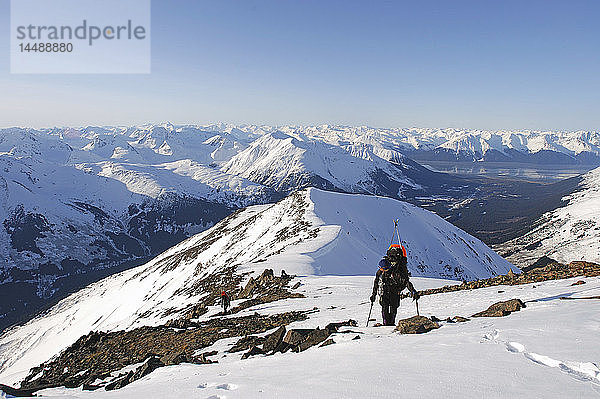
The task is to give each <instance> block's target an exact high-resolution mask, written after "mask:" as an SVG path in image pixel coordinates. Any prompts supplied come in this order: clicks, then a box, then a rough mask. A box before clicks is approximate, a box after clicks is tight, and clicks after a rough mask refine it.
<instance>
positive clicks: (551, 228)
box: [498, 168, 600, 266]
mask: <svg viewBox="0 0 600 399" xmlns="http://www.w3.org/2000/svg"><path fill="white" fill-rule="evenodd" d="M566 199H567V200H568V203H567V205H565V206H564V207H561V208H557V209H555V210H554V211H551V212H548V213H546V214H544V215H543V216H542V217H541V218H540V219H539V220H538V221H537V222H536V223H535V224H534V227H533V228H532V229H531V231H529V232H528V233H527V234H525V235H524V236H522V237H519V238H516V239H514V240H511V241H508V242H507V243H504V244H502V245H499V246H498V251H502V252H508V253H509V254H510V255H509V256H508V259H509V260H510V261H511V262H514V263H515V264H518V265H520V266H527V265H530V264H531V263H533V262H535V261H536V260H538V259H539V258H540V257H542V256H548V257H550V258H552V259H555V260H557V261H559V262H563V263H568V262H571V261H574V260H584V261H588V262H595V263H600V212H599V210H600V168H596V169H594V170H592V171H590V172H588V173H586V174H585V175H583V176H582V182H581V183H580V190H578V191H576V192H575V193H573V194H571V195H570V196H568V197H567V198H566Z"/></svg>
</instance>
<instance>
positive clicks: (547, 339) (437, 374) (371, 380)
mask: <svg viewBox="0 0 600 399" xmlns="http://www.w3.org/2000/svg"><path fill="white" fill-rule="evenodd" d="M298 280H299V281H301V283H302V284H303V285H302V286H301V287H300V288H299V290H298V291H300V292H303V293H304V294H305V295H306V296H307V298H299V299H286V300H283V301H279V302H275V303H269V304H264V305H259V306H256V307H254V308H250V309H247V310H245V311H244V312H243V313H253V312H259V313H262V314H273V313H281V312H285V311H289V310H309V309H313V308H314V307H316V308H318V309H319V310H318V311H316V312H315V313H312V314H310V318H309V319H308V320H306V321H302V322H297V323H294V324H292V325H291V327H311V328H314V327H316V326H321V327H324V326H325V325H326V324H327V323H329V322H332V321H344V320H348V319H355V320H357V321H358V323H359V326H360V327H346V328H345V329H346V330H352V331H353V332H352V333H344V334H342V333H339V334H335V335H333V339H334V341H335V342H336V343H335V344H334V345H330V346H326V347H321V348H319V347H313V348H310V349H308V350H307V351H305V352H301V353H291V352H288V353H285V354H276V355H274V356H268V357H265V356H262V355H259V356H255V357H252V358H249V359H246V360H240V356H241V353H233V354H230V353H227V354H226V353H225V349H227V348H228V347H230V346H231V345H232V343H234V342H235V341H236V340H237V339H228V340H222V341H219V342H217V343H216V344H215V345H214V346H213V347H211V348H206V349H205V350H213V349H214V350H218V351H219V353H218V354H217V355H216V356H214V357H212V359H214V360H218V363H216V364H209V365H192V364H181V365H177V366H169V367H162V368H159V369H157V370H155V371H154V372H152V373H151V374H149V375H148V376H146V377H144V378H142V379H141V380H138V381H135V382H134V383H132V384H130V385H128V386H126V387H124V388H122V389H119V390H116V391H109V392H106V391H104V390H98V391H93V392H91V391H89V392H88V391H82V390H81V389H66V388H55V389H48V390H44V391H40V392H38V395H41V396H42V397H51V398H58V397H61V398H64V397H70V398H128V399H136V398H274V397H280V398H303V399H306V398H342V397H343V398H366V397H373V398H397V397H401V398H402V397H407V398H411V399H414V398H431V397H448V398H464V397H468V398H520V397H523V398H525V397H527V398H564V397H577V398H587V397H590V398H592V397H600V345H598V337H599V336H600V300H598V299H587V300H586V299H580V300H561V299H560V297H570V298H581V297H589V296H598V295H600V278H598V277H593V278H575V279H568V280H554V281H547V282H543V283H539V284H538V283H536V284H535V285H533V284H527V285H521V286H496V287H489V288H483V289H478V290H472V291H458V292H452V293H445V294H437V295H428V296H424V297H422V298H421V299H420V301H419V307H420V313H421V315H425V316H431V315H435V316H436V317H438V318H440V319H445V318H447V317H452V316H456V315H460V316H464V317H468V316H470V315H472V314H473V313H476V312H479V311H482V310H484V309H486V308H487V307H488V306H489V305H491V304H492V303H495V302H498V301H501V300H508V299H511V298H520V299H521V300H523V301H525V302H526V304H527V307H526V308H525V309H522V310H521V311H519V312H516V313H513V314H511V315H509V316H506V317H501V318H473V319H471V321H469V322H466V323H446V322H442V323H441V328H440V329H438V330H433V331H431V332H429V333H427V334H423V335H400V334H398V333H395V332H393V328H392V327H372V326H371V325H373V324H374V322H371V323H370V326H369V327H365V323H366V318H367V314H368V312H369V305H370V304H369V302H368V297H369V294H370V290H371V284H372V277H370V276H354V277H339V276H336V277H330V276H319V277H317V276H310V277H299V278H298ZM413 280H414V282H415V286H416V287H417V288H418V289H421V290H422V289H425V288H433V287H438V286H441V285H444V284H447V283H448V281H447V280H435V279H425V278H415V279H413ZM578 280H584V281H585V282H586V283H585V284H582V285H576V286H572V285H571V284H573V283H574V282H575V281H578ZM292 283H293V282H292ZM530 301H531V302H530ZM234 305H235V303H234ZM214 312H216V308H215V309H212V312H211V313H214ZM379 313H380V307H379V305H378V304H375V306H374V308H373V315H375V317H376V318H377V319H378V321H380V320H381V316H380V314H379ZM414 314H415V305H414V303H413V302H412V301H411V300H410V299H405V300H403V301H402V303H401V307H400V309H399V315H398V318H406V317H410V316H413V315H414ZM239 315H241V314H238V316H239ZM342 331H343V330H342ZM356 336H359V337H360V339H354V338H355V337H356ZM205 350H204V351H205ZM0 395H1V394H0Z"/></svg>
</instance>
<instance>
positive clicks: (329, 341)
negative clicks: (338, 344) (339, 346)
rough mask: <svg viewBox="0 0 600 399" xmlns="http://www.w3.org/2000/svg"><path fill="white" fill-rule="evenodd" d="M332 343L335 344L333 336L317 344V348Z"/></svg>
mask: <svg viewBox="0 0 600 399" xmlns="http://www.w3.org/2000/svg"><path fill="white" fill-rule="evenodd" d="M333 344H335V341H334V340H333V338H328V339H326V340H325V341H324V342H323V343H322V344H321V345H319V348H322V347H324V346H329V345H333Z"/></svg>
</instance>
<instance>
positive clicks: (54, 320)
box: [0, 189, 512, 383]
mask: <svg viewBox="0 0 600 399" xmlns="http://www.w3.org/2000/svg"><path fill="white" fill-rule="evenodd" d="M394 218H398V219H399V220H400V234H401V238H402V240H403V242H404V245H405V246H406V248H407V251H408V257H409V269H410V270H411V271H412V273H413V275H414V276H428V277H438V278H440V277H441V278H450V279H474V278H482V277H489V276H492V275H496V274H499V273H505V272H507V271H508V269H509V268H510V267H511V266H512V265H511V264H510V263H508V262H507V261H506V260H504V259H503V258H501V257H500V256H498V255H497V254H496V253H494V252H493V251H492V250H491V249H489V248H488V247H487V246H485V245H484V244H483V243H482V242H481V241H479V240H477V239H476V238H474V237H472V236H470V235H468V234H467V233H465V232H463V231H461V230H459V229H458V228H456V227H454V226H453V225H451V224H449V223H447V222H446V221H444V220H443V219H441V218H439V217H438V216H436V215H435V214H433V213H431V212H429V211H426V210H423V209H421V208H417V207H415V206H413V205H409V204H407V203H404V202H400V201H397V200H394V199H390V198H383V197H373V196H365V195H352V194H340V193H333V192H328V191H321V190H318V189H308V190H304V191H300V192H296V193H294V194H292V195H290V196H288V197H287V198H285V199H284V200H282V201H280V202H278V203H277V204H273V205H257V206H252V207H249V208H246V209H244V210H242V211H239V212H237V213H235V214H234V215H231V216H230V217H228V218H226V219H224V220H223V221H222V222H220V223H218V224H217V225H215V226H214V227H212V228H211V229H209V230H207V231H205V232H202V233H199V234H197V235H195V236H193V237H192V238H190V239H188V240H186V241H184V242H182V243H180V244H178V245H176V246H175V247H173V248H171V249H169V250H168V251H166V252H164V253H163V254H161V255H160V256H158V257H157V258H155V259H154V260H152V261H151V262H149V263H148V264H146V265H143V266H139V267H137V268H134V269H131V270H128V271H125V272H123V273H120V274H118V275H114V276H111V277H109V278H106V279H104V280H102V281H100V282H98V283H95V284H92V285H90V286H89V287H87V288H85V289H83V290H81V291H79V292H77V293H75V294H73V295H71V296H70V297H68V298H66V299H64V300H63V301H61V302H60V303H58V304H57V305H56V306H54V307H53V308H52V309H50V310H49V311H48V312H47V313H46V314H43V315H42V316H40V317H37V318H35V319H34V320H32V321H30V322H29V323H27V324H25V325H23V326H20V327H16V328H13V329H11V330H9V331H7V332H6V333H5V334H4V335H3V336H2V337H1V338H0V348H2V350H1V351H0V370H1V372H0V381H3V382H4V381H8V382H11V383H13V382H15V381H17V380H18V379H19V378H22V377H24V374H26V373H27V371H28V370H29V368H31V367H33V366H35V365H37V364H39V363H41V362H43V361H45V360H47V359H49V358H50V357H51V356H53V355H55V354H56V353H58V352H59V351H60V350H61V349H63V348H65V347H66V346H68V345H70V344H71V343H73V342H74V341H75V340H76V339H77V338H79V337H80V336H81V335H83V334H86V333H87V332H89V331H92V330H102V331H107V330H119V329H130V328H134V327H138V326H142V325H158V324H161V323H165V322H166V321H167V320H169V319H171V318H175V317H178V316H182V315H183V314H184V313H186V312H187V311H188V310H189V309H190V307H193V306H194V305H195V304H197V303H198V301H199V300H200V299H201V298H203V297H205V296H206V295H207V292H206V291H205V290H203V289H202V287H203V284H204V282H205V281H207V279H211V278H215V276H217V275H218V276H219V277H218V280H217V281H224V280H221V279H224V278H227V277H225V276H223V275H221V274H219V273H223V271H224V270H226V269H227V268H228V267H233V268H234V269H235V273H238V274H239V273H246V272H260V271H262V270H263V269H265V268H272V269H274V270H275V272H276V273H279V272H280V271H281V270H282V269H284V270H286V272H288V273H292V274H300V275H372V274H374V272H375V271H376V269H377V267H376V265H377V262H378V261H379V259H380V257H381V256H382V255H383V254H384V253H385V250H386V249H387V247H388V245H389V240H390V235H391V233H392V227H393V224H392V219H394ZM213 284H214V282H213ZM217 284H218V283H217ZM365 295H366V294H365Z"/></svg>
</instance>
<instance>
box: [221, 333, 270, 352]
mask: <svg viewBox="0 0 600 399" xmlns="http://www.w3.org/2000/svg"><path fill="white" fill-rule="evenodd" d="M263 342H265V339H264V338H263V337H257V336H255V335H248V336H246V337H242V338H240V339H239V340H238V341H237V342H236V343H235V345H233V346H232V347H231V349H229V350H228V352H231V353H233V352H241V351H245V350H247V349H250V348H252V347H253V346H257V345H262V343H263Z"/></svg>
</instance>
